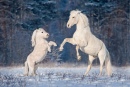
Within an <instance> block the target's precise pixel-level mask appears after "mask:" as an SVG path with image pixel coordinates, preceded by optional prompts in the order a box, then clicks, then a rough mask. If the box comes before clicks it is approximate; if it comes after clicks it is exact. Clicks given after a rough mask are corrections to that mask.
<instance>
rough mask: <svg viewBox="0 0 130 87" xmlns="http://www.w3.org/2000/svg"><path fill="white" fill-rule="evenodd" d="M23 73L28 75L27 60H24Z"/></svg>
mask: <svg viewBox="0 0 130 87" xmlns="http://www.w3.org/2000/svg"><path fill="white" fill-rule="evenodd" d="M24 71H25V72H24V75H28V72H29V67H28V63H27V61H26V62H25V70H24Z"/></svg>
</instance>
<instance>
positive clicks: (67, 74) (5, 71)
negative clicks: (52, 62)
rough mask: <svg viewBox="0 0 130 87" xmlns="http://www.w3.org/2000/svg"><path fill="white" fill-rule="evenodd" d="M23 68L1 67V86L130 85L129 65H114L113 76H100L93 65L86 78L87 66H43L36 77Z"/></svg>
mask: <svg viewBox="0 0 130 87" xmlns="http://www.w3.org/2000/svg"><path fill="white" fill-rule="evenodd" d="M23 70H24V68H23V67H6V68H5V67H1V68H0V87H130V68H129V67H118V68H117V67H114V69H113V76H112V77H108V76H107V75H105V74H104V75H103V76H101V77H98V76H97V75H98V73H99V67H92V70H91V71H90V74H89V76H87V77H85V78H83V74H84V72H85V71H86V67H78V68H76V67H73V68H72V67H71V68H65V67H53V68H45V67H44V68H42V67H41V68H39V69H38V71H37V73H38V75H37V76H35V77H33V76H32V77H31V76H26V77H25V76H23V75H22V74H23ZM104 73H105V70H104Z"/></svg>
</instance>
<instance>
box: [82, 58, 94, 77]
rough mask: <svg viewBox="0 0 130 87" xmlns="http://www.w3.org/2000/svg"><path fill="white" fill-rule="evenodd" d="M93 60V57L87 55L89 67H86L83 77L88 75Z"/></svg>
mask: <svg viewBox="0 0 130 87" xmlns="http://www.w3.org/2000/svg"><path fill="white" fill-rule="evenodd" d="M94 59H95V58H94V57H93V56H91V55H89V65H88V68H87V70H86V72H85V74H84V76H86V75H88V72H89V71H90V69H91V67H92V63H93V60H94Z"/></svg>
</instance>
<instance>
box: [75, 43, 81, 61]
mask: <svg viewBox="0 0 130 87" xmlns="http://www.w3.org/2000/svg"><path fill="white" fill-rule="evenodd" d="M78 50H79V46H78V45H76V53H77V59H78V60H81V56H80V55H79V51H78Z"/></svg>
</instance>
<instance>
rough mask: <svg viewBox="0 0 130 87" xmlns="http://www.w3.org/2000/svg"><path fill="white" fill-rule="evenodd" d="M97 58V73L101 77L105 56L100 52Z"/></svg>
mask: <svg viewBox="0 0 130 87" xmlns="http://www.w3.org/2000/svg"><path fill="white" fill-rule="evenodd" d="M98 57H99V61H100V73H99V76H101V75H102V70H103V65H104V62H105V57H106V55H105V53H104V52H102V51H101V52H99V54H98Z"/></svg>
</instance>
